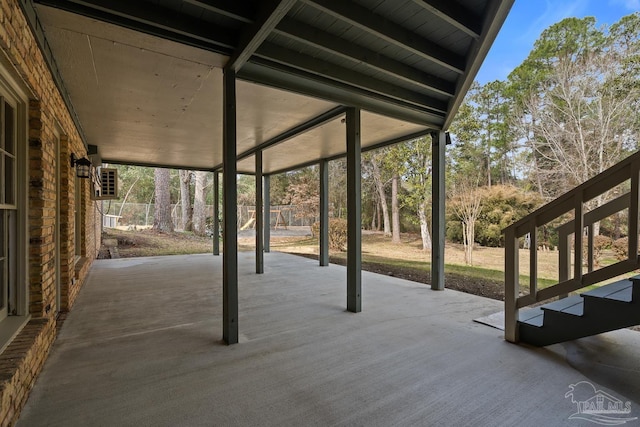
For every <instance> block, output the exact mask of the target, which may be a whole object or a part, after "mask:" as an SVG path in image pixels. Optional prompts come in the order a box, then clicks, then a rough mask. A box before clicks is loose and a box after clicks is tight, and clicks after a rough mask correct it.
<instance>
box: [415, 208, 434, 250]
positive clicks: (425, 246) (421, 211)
mask: <svg viewBox="0 0 640 427" xmlns="http://www.w3.org/2000/svg"><path fill="white" fill-rule="evenodd" d="M426 205H427V204H426V203H420V206H419V207H418V218H419V219H420V236H421V237H422V250H423V251H430V250H431V235H430V234H429V224H427V206H426Z"/></svg>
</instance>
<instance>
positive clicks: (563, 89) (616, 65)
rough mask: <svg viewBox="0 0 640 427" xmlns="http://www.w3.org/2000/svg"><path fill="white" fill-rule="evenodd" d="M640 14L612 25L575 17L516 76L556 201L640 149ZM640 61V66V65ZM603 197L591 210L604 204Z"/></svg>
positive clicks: (536, 164)
mask: <svg viewBox="0 0 640 427" xmlns="http://www.w3.org/2000/svg"><path fill="white" fill-rule="evenodd" d="M639 22H640V14H638V13H636V14H633V15H630V16H628V17H625V18H623V19H622V20H621V21H620V22H619V23H617V24H615V25H613V26H611V28H610V30H609V32H607V30H606V28H603V29H598V28H596V27H595V19H594V18H584V19H577V18H568V19H565V20H563V21H561V22H559V23H557V24H555V25H553V26H551V27H550V28H548V29H547V30H545V31H544V32H543V33H542V35H541V37H540V39H538V41H536V43H535V45H534V49H533V50H532V51H531V53H530V54H529V57H528V58H527V59H526V60H525V61H524V62H523V64H522V65H520V66H519V67H518V68H516V70H514V72H513V73H512V74H511V75H510V76H509V80H510V84H511V87H512V88H511V92H512V93H513V94H514V96H515V97H516V101H517V103H516V105H517V107H518V110H517V111H518V113H519V114H518V116H517V117H516V118H515V120H514V121H513V123H514V125H515V126H516V127H517V128H518V129H519V130H520V135H521V136H522V137H523V138H524V139H525V140H526V141H527V144H528V145H529V148H530V150H531V153H532V154H531V156H532V163H533V168H532V170H533V173H534V176H535V182H536V183H537V186H538V187H539V191H540V192H541V194H543V195H544V196H546V197H547V198H554V197H557V196H558V195H560V194H561V193H564V192H566V191H568V190H569V189H571V188H573V187H575V186H576V185H579V184H581V183H582V182H584V181H586V180H587V179H589V178H591V177H593V176H595V175H596V174H598V173H600V172H602V171H604V170H605V169H607V168H608V167H610V166H612V165H613V164H614V163H616V162H618V161H620V160H621V159H622V158H623V157H625V156H626V155H628V154H629V153H630V152H631V151H632V150H636V149H637V147H638V136H639V126H638V124H639V123H638V118H637V109H638V107H639V106H640V91H639V84H638V78H639V77H640V73H639V72H638V69H639V67H638V65H637V64H638V58H639V57H640V56H639V54H640V49H639V43H638V37H639V36H638V31H637V30H638V28H640V24H639ZM634 64H635V65H634ZM603 201H604V200H603V198H602V197H598V198H596V199H595V200H594V201H593V202H592V203H591V206H590V207H591V208H594V207H596V206H599V205H600V204H602V202H603Z"/></svg>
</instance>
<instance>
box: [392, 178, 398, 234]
mask: <svg viewBox="0 0 640 427" xmlns="http://www.w3.org/2000/svg"><path fill="white" fill-rule="evenodd" d="M399 180H400V177H399V176H398V174H395V173H394V174H393V178H391V219H392V221H393V224H392V227H391V230H392V235H391V241H392V242H393V243H400V207H399V206H398V181H399Z"/></svg>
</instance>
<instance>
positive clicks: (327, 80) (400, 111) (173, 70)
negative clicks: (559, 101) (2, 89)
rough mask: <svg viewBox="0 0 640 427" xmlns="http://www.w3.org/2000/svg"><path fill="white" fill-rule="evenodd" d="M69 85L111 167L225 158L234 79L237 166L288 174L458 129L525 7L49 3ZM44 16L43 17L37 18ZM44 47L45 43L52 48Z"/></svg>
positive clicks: (215, 163)
mask: <svg viewBox="0 0 640 427" xmlns="http://www.w3.org/2000/svg"><path fill="white" fill-rule="evenodd" d="M36 3H37V4H38V6H37V7H36V14H35V18H33V17H32V20H33V19H36V20H37V21H38V25H34V28H36V29H38V28H42V29H43V31H44V35H45V36H46V40H44V39H43V41H42V43H44V44H45V45H47V46H49V48H50V50H51V52H52V55H51V58H52V60H53V61H55V62H54V64H53V65H52V70H53V71H54V73H59V77H60V78H59V82H60V83H59V84H60V86H61V89H62V90H63V92H64V93H65V95H68V96H67V98H68V100H69V101H70V103H71V104H72V107H73V109H74V110H75V112H76V114H77V117H78V121H79V123H80V125H81V126H82V131H83V134H84V135H85V139H86V143H88V144H91V145H95V146H97V147H98V148H99V151H100V155H101V156H102V158H103V160H104V161H105V162H111V163H129V164H141V165H149V166H166V167H175V168H184V169H202V170H211V169H214V168H216V167H219V166H220V164H221V162H222V69H223V68H224V67H227V68H228V69H232V70H234V71H235V72H236V73H237V76H238V79H239V80H238V82H237V115H238V116H237V123H238V125H237V126H238V129H237V135H238V139H237V152H238V156H239V163H238V170H239V171H240V172H245V173H252V172H253V171H254V162H253V159H252V156H253V154H254V153H255V152H256V151H257V150H260V151H262V152H263V157H264V160H263V167H264V173H267V174H268V173H275V172H278V171H284V170H290V169H292V168H296V167H299V166H301V165H306V164H310V163H313V162H317V161H318V160H320V159H323V158H335V157H339V156H341V155H343V154H344V153H345V143H344V135H345V130H344V125H343V123H342V122H343V117H344V107H345V106H355V107H359V108H361V109H362V110H363V113H362V147H363V149H367V148H373V147H377V146H380V145H384V144H388V143H393V142H398V141H402V140H405V139H411V138H415V137H416V136H419V135H423V134H426V133H428V132H430V131H433V130H445V129H446V128H447V127H448V126H449V124H450V123H451V120H452V118H453V116H454V114H455V112H456V110H457V108H458V107H459V105H460V103H461V102H462V99H463V97H464V94H465V92H466V90H467V89H468V87H469V86H470V84H471V82H472V80H473V78H474V77H475V74H476V73H477V70H478V68H479V66H480V64H481V63H482V60H483V59H484V57H485V55H486V53H487V51H488V49H489V47H490V45H491V43H492V42H493V40H494V38H495V36H496V34H497V32H498V30H499V28H500V26H501V25H502V23H503V21H504V19H505V18H506V15H507V13H508V11H509V9H510V7H511V5H512V3H513V0H464V1H462V0H460V1H458V2H455V3H454V2H450V1H447V0H393V1H391V0H385V1H380V0H375V1H374V0H358V1H350V2H347V1H343V0H304V1H295V0H282V1H264V0H262V1H244V2H238V1H228V0H180V1H170V0H158V1H155V2H153V3H151V2H147V1H127V0H109V1H106V0H83V1H80V0H77V1H76V0H72V1H63V0H36ZM27 15H28V16H31V15H33V14H31V15H30V14H27ZM46 49H47V48H46V47H45V50H46Z"/></svg>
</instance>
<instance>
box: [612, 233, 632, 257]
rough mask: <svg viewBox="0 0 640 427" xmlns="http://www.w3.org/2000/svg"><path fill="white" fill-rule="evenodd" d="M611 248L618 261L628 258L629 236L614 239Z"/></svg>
mask: <svg viewBox="0 0 640 427" xmlns="http://www.w3.org/2000/svg"><path fill="white" fill-rule="evenodd" d="M611 249H613V253H614V254H615V256H616V259H617V260H618V261H622V260H625V259H627V258H629V238H628V237H621V238H619V239H617V240H614V241H613V244H612V245H611Z"/></svg>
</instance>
